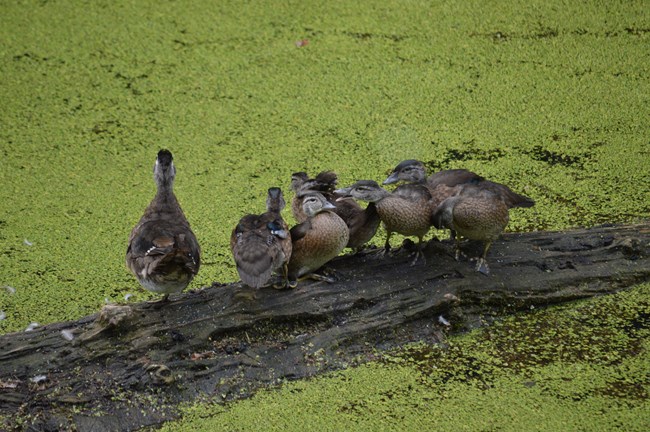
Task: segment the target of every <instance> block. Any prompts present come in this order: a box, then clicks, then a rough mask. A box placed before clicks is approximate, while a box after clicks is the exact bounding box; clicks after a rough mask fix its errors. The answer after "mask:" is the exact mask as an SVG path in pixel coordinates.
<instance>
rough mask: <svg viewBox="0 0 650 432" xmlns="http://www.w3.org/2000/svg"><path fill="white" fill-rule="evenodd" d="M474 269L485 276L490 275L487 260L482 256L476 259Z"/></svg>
mask: <svg viewBox="0 0 650 432" xmlns="http://www.w3.org/2000/svg"><path fill="white" fill-rule="evenodd" d="M476 271H477V272H479V273H481V274H483V275H485V276H490V267H489V266H488V264H487V261H485V259H483V258H479V259H478V260H477V261H476Z"/></svg>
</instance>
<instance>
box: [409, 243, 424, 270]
mask: <svg viewBox="0 0 650 432" xmlns="http://www.w3.org/2000/svg"><path fill="white" fill-rule="evenodd" d="M420 257H422V264H423V265H426V263H427V259H426V258H425V257H424V252H422V237H418V246H417V249H416V251H415V257H414V258H413V261H411V267H412V266H414V265H415V264H416V263H417V262H418V259H419V258H420Z"/></svg>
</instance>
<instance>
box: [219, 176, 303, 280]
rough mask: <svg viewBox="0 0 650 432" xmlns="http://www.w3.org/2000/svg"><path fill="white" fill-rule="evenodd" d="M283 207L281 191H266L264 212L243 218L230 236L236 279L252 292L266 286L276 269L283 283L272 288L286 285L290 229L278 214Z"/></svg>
mask: <svg viewBox="0 0 650 432" xmlns="http://www.w3.org/2000/svg"><path fill="white" fill-rule="evenodd" d="M285 204H286V203H285V200H284V196H283V195H282V190H281V189H280V188H278V187H271V188H269V189H268V191H267V198H266V212H265V213H262V214H260V215H254V214H248V215H246V216H244V217H242V218H241V219H240V220H239V223H237V226H236V227H235V228H234V229H233V231H232V234H231V236H230V250H231V252H232V255H233V258H234V260H235V264H236V266H237V272H238V274H239V277H240V278H241V280H242V282H244V283H245V284H246V285H248V286H250V287H252V288H261V287H263V286H266V285H267V283H268V281H269V279H270V278H271V276H272V275H273V273H275V272H276V271H278V270H279V269H282V282H281V283H280V285H274V287H282V286H284V285H285V284H286V279H287V274H288V273H287V272H288V263H289V258H290V257H291V251H292V244H291V236H290V234H289V227H288V225H287V223H286V222H285V221H284V219H283V218H282V215H281V214H280V212H281V211H282V209H284V207H285Z"/></svg>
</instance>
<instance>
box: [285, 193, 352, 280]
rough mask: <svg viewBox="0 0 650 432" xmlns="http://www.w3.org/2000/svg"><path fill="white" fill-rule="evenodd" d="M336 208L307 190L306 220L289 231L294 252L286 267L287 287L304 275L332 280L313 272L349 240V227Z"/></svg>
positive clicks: (321, 196) (338, 252) (303, 206)
mask: <svg viewBox="0 0 650 432" xmlns="http://www.w3.org/2000/svg"><path fill="white" fill-rule="evenodd" d="M335 208H336V207H335V206H334V204H332V203H330V202H329V201H328V200H327V199H326V198H325V197H324V196H323V194H321V193H320V192H307V193H305V194H304V196H303V197H302V210H303V211H304V213H305V215H307V219H306V220H305V221H304V222H302V223H300V224H298V225H296V226H294V227H293V228H291V230H290V234H291V241H292V247H293V252H292V254H291V259H290V260H289V267H288V282H287V286H288V287H289V288H295V287H296V286H297V285H298V281H299V280H302V279H305V278H311V279H316V280H322V281H326V282H329V283H332V282H334V280H333V279H332V278H330V277H327V276H324V275H320V274H317V273H314V272H315V271H316V270H318V269H320V268H321V267H322V266H324V265H325V264H327V263H328V262H329V261H330V260H332V259H333V258H334V257H336V256H338V255H339V254H340V253H341V251H342V250H343V249H344V248H345V246H346V245H347V243H348V240H349V230H348V226H347V225H346V224H345V222H344V221H343V219H341V217H340V216H339V215H337V214H336V213H335V212H334V210H335Z"/></svg>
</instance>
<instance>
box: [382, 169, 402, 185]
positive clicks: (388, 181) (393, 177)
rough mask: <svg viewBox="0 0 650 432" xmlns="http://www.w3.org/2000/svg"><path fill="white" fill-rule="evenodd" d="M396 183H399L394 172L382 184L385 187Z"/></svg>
mask: <svg viewBox="0 0 650 432" xmlns="http://www.w3.org/2000/svg"><path fill="white" fill-rule="evenodd" d="M398 181H399V173H397V172H394V173H392V174H391V175H389V176H388V178H387V179H386V180H384V183H383V184H385V185H387V184H393V183H397V182H398Z"/></svg>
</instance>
